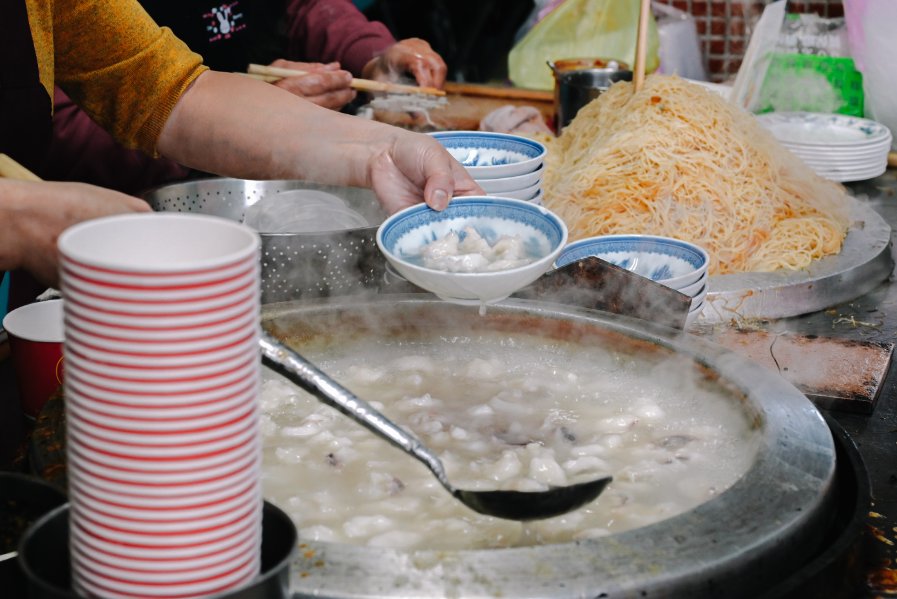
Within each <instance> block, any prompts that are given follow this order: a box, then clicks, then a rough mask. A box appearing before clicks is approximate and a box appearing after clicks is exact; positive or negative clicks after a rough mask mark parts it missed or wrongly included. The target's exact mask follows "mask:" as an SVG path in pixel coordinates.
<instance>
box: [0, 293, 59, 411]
mask: <svg viewBox="0 0 897 599" xmlns="http://www.w3.org/2000/svg"><path fill="white" fill-rule="evenodd" d="M3 328H4V329H6V332H7V334H8V335H9V348H10V352H11V354H12V363H13V368H14V369H15V373H16V381H17V382H18V387H19V399H20V402H21V405H22V412H23V413H24V414H25V416H27V417H29V418H36V417H37V415H38V414H40V411H41V408H43V407H44V404H45V403H46V402H47V400H48V399H49V398H50V396H51V395H52V394H53V393H55V392H56V390H57V389H58V388H59V386H60V385H61V384H62V376H63V361H62V344H63V340H64V326H63V317H62V300H49V301H45V302H37V303H34V304H27V305H25V306H22V307H21V308H17V309H15V310H13V311H12V312H10V313H9V314H7V315H6V316H5V317H4V318H3Z"/></svg>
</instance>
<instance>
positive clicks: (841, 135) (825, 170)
mask: <svg viewBox="0 0 897 599" xmlns="http://www.w3.org/2000/svg"><path fill="white" fill-rule="evenodd" d="M757 119H758V120H759V121H760V123H761V124H762V125H763V126H764V127H766V128H767V129H769V131H771V132H772V134H773V135H775V136H776V139H778V140H779V141H780V142H782V145H784V146H785V147H786V148H788V149H789V150H791V151H792V152H793V153H794V154H796V155H797V156H799V157H800V158H801V159H802V160H803V161H804V162H805V163H806V164H807V165H808V166H810V167H811V168H812V169H813V170H814V171H816V173H818V174H819V175H820V176H822V177H825V178H826V179H829V180H831V181H839V182H848V181H864V180H866V179H872V178H874V177H877V176H879V175H881V174H882V173H884V172H885V170H886V169H887V168H888V152H889V151H890V149H891V140H892V136H891V132H890V130H888V128H887V127H885V126H884V125H882V124H881V123H878V122H876V121H873V120H871V119H863V118H860V117H855V116H848V115H843V114H823V113H816V112H772V113H767V114H761V115H758V116H757Z"/></svg>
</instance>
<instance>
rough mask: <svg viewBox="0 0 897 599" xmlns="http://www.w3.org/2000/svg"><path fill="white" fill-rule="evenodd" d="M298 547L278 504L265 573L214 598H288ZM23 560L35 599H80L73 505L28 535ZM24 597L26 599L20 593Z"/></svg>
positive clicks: (265, 540)
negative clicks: (75, 582) (73, 557)
mask: <svg viewBox="0 0 897 599" xmlns="http://www.w3.org/2000/svg"><path fill="white" fill-rule="evenodd" d="M297 543H298V534H297V532H296V526H295V525H294V524H293V521H292V520H290V517H289V516H287V515H286V514H285V513H284V512H283V511H282V510H280V509H279V508H277V507H276V506H274V505H272V504H270V503H268V502H265V505H264V508H263V510H262V556H261V558H262V571H261V574H259V576H257V577H256V578H255V580H253V581H252V582H251V583H250V584H249V585H247V586H244V587H241V588H239V589H234V590H232V591H228V592H226V593H220V594H218V595H214V596H213V597H212V598H211V599H287V598H288V597H289V596H290V564H291V562H292V558H293V554H294V552H295V550H296V545H297ZM19 562H20V564H21V566H22V570H23V571H24V572H25V576H26V578H27V582H28V593H29V594H28V595H27V596H28V597H30V598H31V599H79V595H77V594H76V593H75V592H74V591H73V590H72V588H71V577H70V575H71V571H70V568H69V505H68V504H66V505H63V506H61V507H59V508H56V509H55V510H53V511H52V512H50V513H49V514H47V515H46V516H44V517H43V518H41V519H40V520H39V521H38V522H36V523H35V524H34V525H33V526H32V527H31V528H30V529H29V530H28V532H26V533H25V536H24V537H23V539H22V544H21V545H20V547H19ZM20 596H22V597H24V596H25V595H24V594H22V595H20Z"/></svg>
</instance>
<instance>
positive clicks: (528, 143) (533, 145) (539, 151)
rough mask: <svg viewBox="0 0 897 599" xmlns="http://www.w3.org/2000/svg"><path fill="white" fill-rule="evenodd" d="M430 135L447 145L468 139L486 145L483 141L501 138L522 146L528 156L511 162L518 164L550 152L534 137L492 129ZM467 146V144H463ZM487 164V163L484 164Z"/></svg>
mask: <svg viewBox="0 0 897 599" xmlns="http://www.w3.org/2000/svg"><path fill="white" fill-rule="evenodd" d="M430 135H431V136H432V137H434V138H436V139H437V140H439V143H441V144H443V146H445V147H454V146H456V145H461V144H451V145H449V144H447V143H445V142H449V141H467V140H469V141H470V143H469V144H467V145H471V146H478V147H484V146H483V142H484V141H489V140H493V141H496V140H501V141H504V142H511V143H513V144H515V145H517V146H519V147H521V151H520V153H521V154H525V155H526V158H525V159H524V160H518V161H516V162H513V163H509V164H518V163H521V162H526V161H528V160H533V159H536V158H542V157H544V156H545V154H546V153H547V152H548V150H547V148H546V147H545V146H544V145H543V144H541V143H539V142H538V141H536V140H534V139H530V138H528V137H523V136H521V135H511V134H510V133H494V132H491V131H434V132H432V133H430ZM463 147H466V146H463ZM484 166H485V165H484ZM464 168H468V169H471V168H473V169H476V168H483V167H482V166H465V167H464Z"/></svg>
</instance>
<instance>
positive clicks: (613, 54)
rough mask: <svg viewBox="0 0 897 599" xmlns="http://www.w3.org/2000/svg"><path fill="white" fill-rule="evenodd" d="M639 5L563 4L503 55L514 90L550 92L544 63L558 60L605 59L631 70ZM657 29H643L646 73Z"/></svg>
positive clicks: (630, 0)
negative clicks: (506, 57) (615, 61)
mask: <svg viewBox="0 0 897 599" xmlns="http://www.w3.org/2000/svg"><path fill="white" fill-rule="evenodd" d="M638 19H639V0H565V1H564V2H563V3H562V4H561V5H560V6H558V7H557V8H555V9H554V10H553V11H551V12H550V13H548V16H546V17H545V18H544V19H542V20H541V21H539V22H538V23H536V25H535V26H534V27H533V28H532V29H531V30H530V31H529V33H527V34H526V35H525V36H524V37H523V39H521V40H520V41H519V42H518V43H517V45H515V46H514V47H513V48H512V49H511V52H510V53H509V55H508V75H509V77H510V79H511V81H512V82H513V83H514V85H516V86H518V87H527V88H532V89H554V78H553V76H552V74H551V69H550V68H548V65H546V62H547V61H554V60H560V59H563V58H604V59H615V60H619V61H622V62H625V63H626V64H628V65H629V66H630V68H632V67H633V66H634V65H635V45H636V37H637V35H638V34H637V31H638ZM658 46H659V42H658V35H657V24H656V23H655V22H654V20H653V19H651V20H650V21H649V26H648V55H647V57H646V60H645V62H646V64H645V70H646V71H647V72H648V73H652V72H654V71H655V70H656V69H657V66H658V63H659V60H658Z"/></svg>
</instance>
